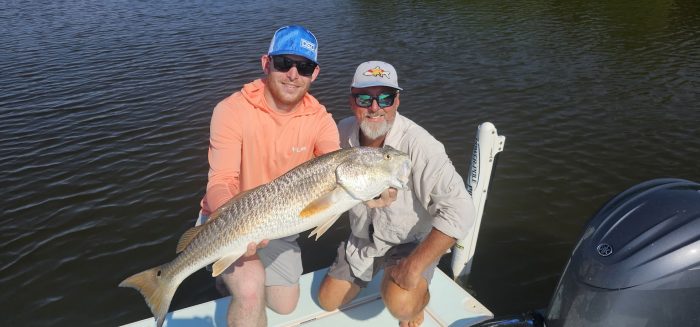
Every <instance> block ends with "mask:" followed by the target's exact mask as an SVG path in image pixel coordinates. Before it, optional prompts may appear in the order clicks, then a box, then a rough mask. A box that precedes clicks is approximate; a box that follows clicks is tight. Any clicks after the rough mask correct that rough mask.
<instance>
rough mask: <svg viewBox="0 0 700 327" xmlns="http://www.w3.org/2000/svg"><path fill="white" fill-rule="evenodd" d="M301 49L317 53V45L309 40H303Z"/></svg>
mask: <svg viewBox="0 0 700 327" xmlns="http://www.w3.org/2000/svg"><path fill="white" fill-rule="evenodd" d="M301 47H302V48H304V49H308V50H309V51H316V44H314V43H313V42H311V41H309V40H307V39H301Z"/></svg>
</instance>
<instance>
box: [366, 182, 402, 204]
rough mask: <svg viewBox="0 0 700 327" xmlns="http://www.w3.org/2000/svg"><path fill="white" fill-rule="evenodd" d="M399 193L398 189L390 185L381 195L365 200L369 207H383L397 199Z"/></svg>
mask: <svg viewBox="0 0 700 327" xmlns="http://www.w3.org/2000/svg"><path fill="white" fill-rule="evenodd" d="M397 194H398V190H396V189H395V188H393V187H390V188H388V189H386V190H384V192H382V194H380V195H379V197H377V198H374V199H372V200H368V201H365V205H366V206H367V207H369V208H383V207H387V206H389V205H390V204H391V203H392V202H394V201H396V195H397Z"/></svg>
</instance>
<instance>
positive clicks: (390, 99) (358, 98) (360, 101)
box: [353, 93, 396, 108]
mask: <svg viewBox="0 0 700 327" xmlns="http://www.w3.org/2000/svg"><path fill="white" fill-rule="evenodd" d="M353 95H354V96H355V104H357V106H358V107H362V108H369V107H371V106H372V101H374V100H377V105H379V108H386V107H391V106H392V105H393V104H394V98H396V93H381V94H379V95H378V96H376V97H373V96H371V95H369V94H353Z"/></svg>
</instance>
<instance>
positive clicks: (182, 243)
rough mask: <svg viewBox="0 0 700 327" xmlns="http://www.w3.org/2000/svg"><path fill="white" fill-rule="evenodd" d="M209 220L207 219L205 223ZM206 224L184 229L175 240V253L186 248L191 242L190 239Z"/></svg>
mask: <svg viewBox="0 0 700 327" xmlns="http://www.w3.org/2000/svg"><path fill="white" fill-rule="evenodd" d="M208 222H209V220H207V223H208ZM205 225H206V223H204V224H203V225H199V226H194V227H192V228H190V229H188V230H186V231H185V232H184V233H183V234H182V236H180V240H179V241H178V242H177V248H175V253H180V252H182V251H184V250H185V248H187V246H188V245H190V243H192V240H193V239H194V238H195V237H196V236H197V235H198V234H199V232H201V231H202V228H203V227H204V226H205Z"/></svg>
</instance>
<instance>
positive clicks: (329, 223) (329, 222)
mask: <svg viewBox="0 0 700 327" xmlns="http://www.w3.org/2000/svg"><path fill="white" fill-rule="evenodd" d="M340 215H342V213H340V214H338V215H336V216H335V217H331V219H328V220H326V222H324V223H323V224H321V225H318V226H317V227H316V229H314V230H313V231H311V233H310V234H309V237H311V236H313V235H316V239H315V241H318V238H319V237H321V235H323V234H324V233H325V232H326V231H327V230H328V228H330V227H331V226H332V225H333V223H335V221H336V220H338V218H340Z"/></svg>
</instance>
